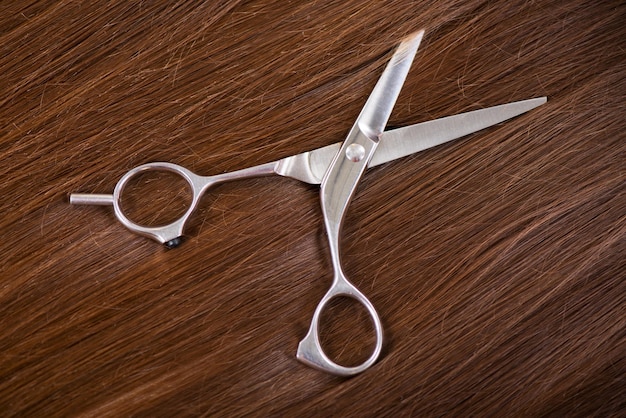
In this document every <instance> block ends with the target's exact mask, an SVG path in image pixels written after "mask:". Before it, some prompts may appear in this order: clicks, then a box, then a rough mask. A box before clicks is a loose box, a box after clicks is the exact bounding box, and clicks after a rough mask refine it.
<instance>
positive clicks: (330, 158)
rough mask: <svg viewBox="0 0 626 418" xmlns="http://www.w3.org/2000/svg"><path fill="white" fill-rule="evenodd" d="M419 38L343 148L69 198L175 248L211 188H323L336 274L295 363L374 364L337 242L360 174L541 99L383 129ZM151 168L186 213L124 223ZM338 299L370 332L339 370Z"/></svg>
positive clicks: (386, 76)
mask: <svg viewBox="0 0 626 418" xmlns="http://www.w3.org/2000/svg"><path fill="white" fill-rule="evenodd" d="M422 36H423V31H420V32H416V33H414V34H412V35H410V36H408V37H407V38H405V39H404V40H403V41H402V43H401V44H400V45H399V46H398V48H397V49H396V51H395V52H394V55H393V56H392V58H391V60H390V61H389V63H388V65H387V67H386V68H385V71H384V72H383V74H382V76H381V78H380V79H379V81H378V83H377V84H376V86H375V87H374V90H373V92H372V94H371V95H370V97H369V98H368V100H367V102H366V104H365V106H364V107H363V110H362V111H361V113H360V114H359V117H358V118H357V120H356V122H355V123H354V126H353V127H352V129H351V130H350V132H349V134H348V135H347V138H346V140H345V141H344V142H343V143H336V144H331V145H328V146H325V147H322V148H318V149H316V150H313V151H308V152H304V153H301V154H297V155H293V156H290V157H287V158H284V159H282V160H279V161H274V162H270V163H266V164H261V165H257V166H254V167H249V168H246V169H242V170H237V171H233V172H229V173H223V174H219V175H214V176H201V175H198V174H195V173H193V172H191V171H189V170H187V169H186V168H184V167H181V166H179V165H176V164H172V163H167V162H154V163H148V164H143V165H141V166H138V167H135V168H134V169H132V170H130V171H129V172H127V173H126V174H125V175H124V176H122V178H121V179H120V180H119V181H118V183H117V185H116V186H115V189H114V191H113V193H112V194H86V193H73V194H71V195H70V203H71V204H77V205H111V206H113V209H114V213H115V216H116V217H117V219H118V220H119V221H120V222H121V223H122V224H123V225H124V226H125V227H126V228H128V229H129V230H130V231H132V232H135V233H137V234H140V235H143V236H146V237H149V238H152V239H154V240H156V241H159V242H161V243H163V244H165V245H167V246H168V247H174V246H176V245H178V244H179V243H180V237H181V236H182V234H183V232H184V228H185V224H186V222H187V220H188V219H189V217H190V216H191V215H192V213H193V212H194V210H195V209H196V207H197V205H198V202H199V200H200V198H201V197H202V195H203V194H204V193H205V192H206V191H207V190H208V189H209V188H211V187H212V186H215V185H217V184H220V183H224V182H227V181H232V180H238V179H244V178H249V177H257V176H266V175H270V174H278V175H281V176H285V177H290V178H293V179H296V180H300V181H302V182H305V183H311V184H321V190H320V200H321V205H322V212H323V215H324V225H325V228H326V231H327V235H328V240H329V244H330V252H331V260H332V265H333V270H334V276H333V281H332V285H331V287H330V289H329V290H328V292H327V293H326V294H325V295H324V297H323V298H322V300H321V301H320V303H319V304H318V306H317V308H316V310H315V312H314V314H313V318H312V321H311V325H310V328H309V331H308V333H307V335H306V336H305V337H304V339H303V340H302V341H301V342H300V344H299V346H298V350H297V358H298V359H299V360H300V361H302V362H304V363H306V364H308V365H310V366H312V367H315V368H317V369H320V370H324V371H326V372H329V373H333V374H337V375H342V376H348V375H353V374H356V373H360V372H362V371H363V370H365V369H367V368H368V367H370V366H371V365H372V364H374V363H375V362H376V360H377V359H378V356H379V355H380V352H381V349H382V345H383V330H382V324H381V321H380V318H379V316H378V314H377V312H376V310H375V309H374V306H373V305H372V303H371V302H370V301H369V300H368V299H367V298H366V297H365V296H364V295H363V294H362V293H361V292H360V291H359V290H358V289H357V288H356V287H354V286H353V285H352V284H351V283H350V282H349V281H348V279H347V278H346V276H345V273H344V272H343V270H342V266H341V258H340V252H339V238H340V234H341V227H342V224H343V219H344V216H345V213H346V211H347V208H348V206H349V203H350V200H351V198H352V196H353V195H354V192H355V190H356V187H357V184H358V182H359V180H360V178H361V176H362V175H363V173H364V171H365V170H366V169H367V168H368V167H374V166H377V165H379V164H383V163H385V162H388V161H392V160H395V159H397V158H401V157H405V156H407V155H410V154H413V153H416V152H419V151H422V150H425V149H427V148H431V147H434V146H437V145H440V144H443V143H445V142H448V141H451V140H454V139H457V138H460V137H462V136H465V135H468V134H471V133H473V132H476V131H479V130H481V129H484V128H487V127H489V126H493V125H495V124H498V123H500V122H503V121H505V120H507V119H510V118H513V117H515V116H518V115H520V114H522V113H524V112H527V111H529V110H531V109H533V108H535V107H537V106H539V105H541V104H543V103H545V102H546V100H547V99H546V98H545V97H540V98H535V99H530V100H524V101H520V102H514V103H507V104H503V105H500V106H494V107H490V108H486V109H480V110H475V111H472V112H467V113H463V114H458V115H454V116H448V117H445V118H441V119H437V120H433V121H428V122H424V123H419V124H416V125H412V126H407V127H404V128H399V129H395V130H391V131H387V132H384V128H385V125H386V123H387V120H388V119H389V116H390V115H391V111H392V109H393V106H394V104H395V101H396V99H397V97H398V94H399V92H400V89H401V87H402V84H403V83H404V80H405V78H406V75H407V73H408V70H409V68H410V66H411V63H412V60H413V57H414V55H415V53H416V51H417V48H418V47H419V43H420V41H421V39H422ZM150 170H163V171H169V172H173V173H176V174H178V175H180V176H181V177H183V178H184V179H185V180H186V181H187V183H188V184H189V186H190V188H191V190H192V193H193V197H192V201H191V204H190V206H189V208H188V209H187V211H186V212H185V213H184V214H183V216H181V217H180V218H179V219H178V220H176V221H174V222H172V223H170V224H169V225H164V226H159V227H150V226H144V225H139V224H137V223H135V222H133V221H132V220H131V219H129V218H128V217H127V216H126V215H125V214H124V212H123V210H122V205H121V196H122V193H123V191H124V188H125V186H126V185H127V184H128V182H129V180H130V179H132V178H133V177H135V176H137V175H140V174H141V173H144V172H146V171H150ZM342 295H343V296H348V297H351V298H353V299H355V300H356V301H357V302H359V303H361V304H363V305H364V306H365V308H366V309H367V311H368V313H369V314H370V316H371V318H372V321H373V324H374V331H375V334H376V344H375V347H374V350H373V352H372V353H371V355H370V357H369V358H368V359H367V360H366V361H365V362H363V363H362V364H360V365H358V366H355V367H344V366H341V365H338V364H336V363H334V362H333V361H332V360H331V359H329V358H328V357H327V355H326V354H325V353H324V351H323V348H322V346H321V344H320V340H319V335H318V327H319V320H320V316H321V313H322V311H323V309H324V307H325V306H326V304H327V303H328V302H329V301H330V300H331V299H333V298H334V297H337V296H342Z"/></svg>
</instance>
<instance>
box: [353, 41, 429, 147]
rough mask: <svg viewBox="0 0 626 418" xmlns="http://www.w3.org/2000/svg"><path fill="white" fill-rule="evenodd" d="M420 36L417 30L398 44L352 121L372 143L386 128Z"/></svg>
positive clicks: (417, 46)
mask: <svg viewBox="0 0 626 418" xmlns="http://www.w3.org/2000/svg"><path fill="white" fill-rule="evenodd" d="M423 36H424V31H423V30H421V31H418V32H415V33H412V34H411V35H409V36H407V37H406V38H404V39H403V40H402V42H401V43H400V45H398V48H397V49H396V51H395V52H394V54H393V56H392V57H391V60H390V61H389V63H388V64H387V66H386V67H385V70H384V71H383V73H382V75H381V76H380V78H379V79H378V82H377V83H376V85H375V86H374V90H372V93H371V94H370V96H369V97H368V99H367V102H365V105H364V106H363V109H362V110H361V114H359V117H358V118H357V119H356V122H355V126H358V127H359V129H360V130H361V131H363V132H364V133H365V134H366V135H367V136H369V137H370V138H371V139H373V140H378V137H379V135H380V134H381V133H382V132H383V130H384V129H385V125H387V121H388V120H389V116H390V115H391V111H392V110H393V107H394V105H395V104H396V100H397V98H398V96H399V95H400V90H401V89H402V85H403V84H404V80H406V76H407V74H408V73H409V69H410V68H411V63H412V62H413V58H414V57H415V54H416V53H417V49H418V48H419V45H420V42H421V41H422V37H423Z"/></svg>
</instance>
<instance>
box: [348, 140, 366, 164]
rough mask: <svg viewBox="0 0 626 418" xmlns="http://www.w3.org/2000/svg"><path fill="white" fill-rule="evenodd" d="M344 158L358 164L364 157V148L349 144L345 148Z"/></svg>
mask: <svg viewBox="0 0 626 418" xmlns="http://www.w3.org/2000/svg"><path fill="white" fill-rule="evenodd" d="M346 157H347V158H348V160H350V161H353V162H355V163H356V162H359V161H361V160H362V159H363V157H365V148H363V145H360V144H350V145H348V147H347V148H346Z"/></svg>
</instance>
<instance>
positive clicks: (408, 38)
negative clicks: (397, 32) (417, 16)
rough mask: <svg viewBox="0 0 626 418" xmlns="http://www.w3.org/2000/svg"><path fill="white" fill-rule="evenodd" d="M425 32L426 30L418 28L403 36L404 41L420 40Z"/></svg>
mask: <svg viewBox="0 0 626 418" xmlns="http://www.w3.org/2000/svg"><path fill="white" fill-rule="evenodd" d="M425 32H426V31H425V30H424V29H420V30H417V31H415V32H413V33H410V34H408V35H407V36H406V37H405V38H404V42H420V41H421V40H422V38H423V37H424V33H425Z"/></svg>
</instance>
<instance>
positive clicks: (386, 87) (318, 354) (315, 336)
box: [296, 31, 424, 376]
mask: <svg viewBox="0 0 626 418" xmlns="http://www.w3.org/2000/svg"><path fill="white" fill-rule="evenodd" d="M423 35H424V31H419V32H416V33H413V34H411V35H409V36H408V37H406V38H405V39H404V40H403V41H402V42H401V43H400V45H399V46H398V48H397V49H396V51H395V52H394V54H393V56H392V57H391V60H390V61H389V63H388V64H387V66H386V67H385V70H384V71H383V74H382V75H381V77H380V79H379V80H378V82H377V83H376V86H374V90H373V91H372V94H371V95H370V97H369V98H368V100H367V102H366V103H365V106H363V110H361V113H360V114H359V116H358V118H357V120H356V121H355V123H354V125H353V126H352V129H351V130H350V133H348V137H347V138H346V140H345V141H344V143H343V145H342V146H341V149H340V150H339V152H338V153H337V154H336V155H335V158H334V159H333V162H332V163H331V164H330V167H329V168H328V171H327V172H326V174H325V175H324V178H323V179H322V185H321V190H320V200H321V204H322V213H323V215H324V225H325V226H326V234H327V236H328V242H329V246H330V256H331V260H332V265H333V271H334V276H333V282H332V285H331V287H330V289H329V290H328V292H326V295H324V297H323V298H322V300H321V301H320V303H319V304H318V305H317V308H316V309H315V313H314V314H313V319H312V320H311V325H310V327H309V331H308V333H307V335H306V336H305V337H304V339H303V340H302V341H301V342H300V344H299V345H298V351H297V353H296V356H297V358H298V360H300V361H302V362H303V363H306V364H308V365H309V366H311V367H315V368H317V369H320V370H323V371H326V372H328V373H332V374H336V375H340V376H349V375H353V374H356V373H360V372H362V371H363V370H365V369H367V368H368V367H370V366H371V365H372V364H374V362H376V360H377V359H378V356H379V355H380V351H381V350H382V347H383V329H382V323H381V322H380V318H379V317H378V313H377V312H376V309H374V306H373V305H372V303H371V302H370V301H369V300H368V299H367V298H366V297H365V296H364V295H363V294H362V293H361V292H360V291H359V290H358V289H357V288H356V287H354V285H353V284H352V283H350V281H348V279H347V278H346V275H345V273H344V271H343V268H342V265H341V255H340V251H339V238H340V234H341V227H342V225H343V219H344V217H345V214H346V211H347V209H348V205H349V204H350V200H351V199H352V196H353V195H354V192H355V191H356V187H357V185H358V183H359V181H360V179H361V176H362V175H363V173H364V172H365V169H366V168H367V164H368V163H369V161H370V159H371V158H372V156H373V155H374V152H375V151H376V147H377V146H378V141H379V138H380V135H381V134H382V133H383V130H384V129H385V125H386V124H387V121H388V120H389V116H391V111H392V110H393V107H394V105H395V103H396V99H397V98H398V96H399V95H400V89H401V88H402V85H403V84H404V80H405V79H406V76H407V74H408V73H409V69H410V68H411V63H412V62H413V57H414V56H415V54H416V52H417V48H418V47H419V44H420V42H421V40H422V36H423ZM337 296H348V297H351V298H353V299H355V300H356V301H358V302H360V303H362V304H363V305H364V306H365V308H366V309H367V311H368V313H369V314H370V316H371V318H372V322H373V324H374V330H375V333H376V343H375V346H374V351H373V352H372V354H371V355H370V356H369V358H368V359H367V360H365V361H364V362H363V363H362V364H360V365H358V366H354V367H345V366H341V365H339V364H337V363H335V362H334V361H332V360H331V359H330V358H329V357H328V356H327V355H326V354H325V353H324V350H323V348H322V345H321V343H320V339H319V320H320V316H321V313H322V311H323V310H324V307H325V306H326V304H327V303H328V302H329V301H330V300H331V299H333V298H334V297H337Z"/></svg>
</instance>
